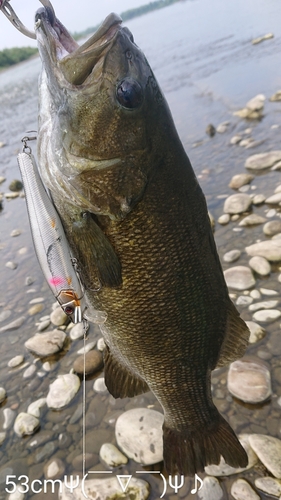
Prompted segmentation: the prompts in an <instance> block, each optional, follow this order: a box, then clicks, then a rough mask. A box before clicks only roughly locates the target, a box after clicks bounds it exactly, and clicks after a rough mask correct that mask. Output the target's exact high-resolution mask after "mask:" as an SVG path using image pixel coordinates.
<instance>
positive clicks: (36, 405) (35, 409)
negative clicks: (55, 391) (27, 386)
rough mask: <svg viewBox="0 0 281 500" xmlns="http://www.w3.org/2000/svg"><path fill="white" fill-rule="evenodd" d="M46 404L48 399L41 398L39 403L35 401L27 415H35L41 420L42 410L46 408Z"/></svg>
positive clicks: (38, 400)
mask: <svg viewBox="0 0 281 500" xmlns="http://www.w3.org/2000/svg"><path fill="white" fill-rule="evenodd" d="M45 404H46V398H40V399H37V401H33V403H30V405H29V407H28V409H27V413H30V415H33V416H34V417H37V418H39V417H40V409H41V408H42V407H43V406H45Z"/></svg>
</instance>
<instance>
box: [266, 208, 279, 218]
mask: <svg viewBox="0 0 281 500" xmlns="http://www.w3.org/2000/svg"><path fill="white" fill-rule="evenodd" d="M276 214H277V212H276V210H275V208H271V209H270V210H268V212H267V213H266V217H267V218H268V219H270V218H271V217H275V215H276Z"/></svg>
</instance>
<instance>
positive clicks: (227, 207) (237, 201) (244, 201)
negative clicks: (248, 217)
mask: <svg viewBox="0 0 281 500" xmlns="http://www.w3.org/2000/svg"><path fill="white" fill-rule="evenodd" d="M251 204H252V199H251V197H250V196H249V195H248V194H245V193H236V194H232V195H231V196H229V197H228V198H226V200H225V202H224V208H223V211H224V212H225V213H226V214H241V213H243V212H246V211H247V210H248V209H249V207H250V206H251Z"/></svg>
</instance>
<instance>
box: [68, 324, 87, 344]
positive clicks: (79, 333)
mask: <svg viewBox="0 0 281 500" xmlns="http://www.w3.org/2000/svg"><path fill="white" fill-rule="evenodd" d="M69 335H70V338H71V340H77V339H82V338H83V337H84V325H83V323H77V324H76V325H74V326H73V327H72V328H71V330H70V332H69Z"/></svg>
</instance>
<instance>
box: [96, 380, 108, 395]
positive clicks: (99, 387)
mask: <svg viewBox="0 0 281 500" xmlns="http://www.w3.org/2000/svg"><path fill="white" fill-rule="evenodd" d="M93 389H94V391H95V392H98V393H99V394H106V393H108V389H107V387H106V385H105V381H104V377H100V378H97V379H96V380H95V382H94V385H93Z"/></svg>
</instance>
